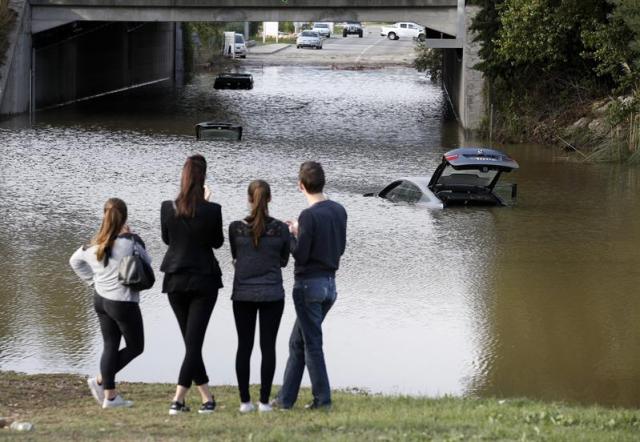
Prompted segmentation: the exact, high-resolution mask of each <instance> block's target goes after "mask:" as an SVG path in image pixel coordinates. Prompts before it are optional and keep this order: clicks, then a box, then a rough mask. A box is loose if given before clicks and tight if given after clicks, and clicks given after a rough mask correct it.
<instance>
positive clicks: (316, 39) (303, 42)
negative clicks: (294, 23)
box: [296, 31, 322, 49]
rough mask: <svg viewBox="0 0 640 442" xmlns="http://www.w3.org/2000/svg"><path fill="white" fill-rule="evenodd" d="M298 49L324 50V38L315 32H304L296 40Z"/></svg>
mask: <svg viewBox="0 0 640 442" xmlns="http://www.w3.org/2000/svg"><path fill="white" fill-rule="evenodd" d="M296 48H298V49H300V48H316V49H322V37H321V36H320V34H318V33H317V32H314V31H302V32H301V33H300V35H298V39H297V40H296Z"/></svg>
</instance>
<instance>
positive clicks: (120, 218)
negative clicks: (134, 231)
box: [91, 198, 127, 266]
mask: <svg viewBox="0 0 640 442" xmlns="http://www.w3.org/2000/svg"><path fill="white" fill-rule="evenodd" d="M126 222H127V205H126V204H125V202H124V201H122V200H121V199H120V198H109V199H108V200H107V202H106V203H104V216H103V218H102V225H101V226H100V230H99V231H98V233H97V235H96V236H95V237H94V238H93V240H92V241H91V244H92V245H96V246H98V250H96V257H97V258H98V261H104V265H105V266H106V265H107V264H108V263H109V255H110V254H111V253H110V252H111V247H113V243H114V242H115V240H116V238H117V237H118V235H119V234H120V232H121V231H122V227H124V225H125V223H126Z"/></svg>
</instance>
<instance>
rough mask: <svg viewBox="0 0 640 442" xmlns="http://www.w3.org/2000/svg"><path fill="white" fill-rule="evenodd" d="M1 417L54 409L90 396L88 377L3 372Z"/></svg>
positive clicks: (0, 386) (1, 381) (0, 384)
mask: <svg viewBox="0 0 640 442" xmlns="http://www.w3.org/2000/svg"><path fill="white" fill-rule="evenodd" d="M0 391H1V392H2V394H1V395H0V415H10V416H12V415H19V414H21V413H22V412H24V411H27V410H28V411H33V410H39V409H43V408H47V407H51V404H55V403H61V402H67V401H74V400H80V399H84V398H86V397H87V384H86V380H85V378H83V377H81V376H78V375H69V374H36V375H29V376H27V375H24V374H18V373H13V372H0Z"/></svg>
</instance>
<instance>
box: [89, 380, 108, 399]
mask: <svg viewBox="0 0 640 442" xmlns="http://www.w3.org/2000/svg"><path fill="white" fill-rule="evenodd" d="M87 385H88V386H89V390H91V394H92V395H93V398H94V399H95V400H96V401H97V402H98V404H99V405H102V403H103V402H104V388H102V385H100V384H98V378H89V379H87Z"/></svg>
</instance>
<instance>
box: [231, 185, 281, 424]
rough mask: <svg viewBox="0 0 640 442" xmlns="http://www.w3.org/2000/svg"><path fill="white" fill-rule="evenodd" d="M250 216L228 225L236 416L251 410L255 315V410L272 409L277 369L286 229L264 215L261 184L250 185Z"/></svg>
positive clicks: (267, 193) (266, 193) (267, 196)
mask: <svg viewBox="0 0 640 442" xmlns="http://www.w3.org/2000/svg"><path fill="white" fill-rule="evenodd" d="M248 193H249V203H250V204H251V214H250V215H249V216H248V217H246V218H245V219H243V220H241V221H234V222H232V223H231V225H230V226H229V243H230V244H231V255H232V256H233V259H234V262H235V268H236V271H235V275H234V278H233V295H232V296H231V299H232V300H233V315H234V318H235V322H236V330H237V332H238V352H237V353H236V375H237V376H238V388H239V390H240V401H241V404H240V412H242V413H247V412H250V411H253V410H254V409H255V406H254V405H253V404H252V403H251V397H250V395H249V365H250V364H249V362H250V360H251V351H252V350H253V339H254V336H255V334H256V333H255V332H256V317H257V315H258V313H259V314H260V350H261V351H262V367H261V372H260V375H261V376H260V377H261V388H260V403H259V404H258V410H259V411H262V412H264V411H271V406H270V405H269V395H270V394H271V384H272V382H273V375H274V373H275V369H276V337H277V335H278V328H279V327H280V319H281V318H282V312H283V310H284V287H283V286H282V270H281V268H282V267H285V266H286V265H287V262H288V261H289V238H290V234H289V228H288V226H287V225H286V224H285V223H283V222H282V221H278V220H277V219H274V218H271V217H269V202H270V201H271V189H270V188H269V184H267V183H266V182H264V181H262V180H256V181H252V182H251V184H249V189H248Z"/></svg>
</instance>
